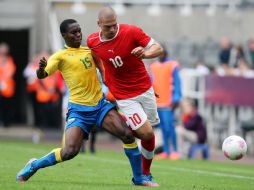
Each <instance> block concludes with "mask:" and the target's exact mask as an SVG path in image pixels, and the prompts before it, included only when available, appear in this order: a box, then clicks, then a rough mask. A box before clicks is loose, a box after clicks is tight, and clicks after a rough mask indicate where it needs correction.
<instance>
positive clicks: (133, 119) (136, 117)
mask: <svg viewBox="0 0 254 190" xmlns="http://www.w3.org/2000/svg"><path fill="white" fill-rule="evenodd" d="M129 119H130V120H131V122H132V123H133V125H134V126H135V127H136V126H137V125H138V124H140V123H141V121H142V120H141V118H140V117H139V115H138V114H137V113H134V114H133V115H132V117H129Z"/></svg>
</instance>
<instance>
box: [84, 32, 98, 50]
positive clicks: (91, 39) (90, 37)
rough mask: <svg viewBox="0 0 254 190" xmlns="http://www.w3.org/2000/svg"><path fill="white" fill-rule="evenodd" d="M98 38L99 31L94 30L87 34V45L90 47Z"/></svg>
mask: <svg viewBox="0 0 254 190" xmlns="http://www.w3.org/2000/svg"><path fill="white" fill-rule="evenodd" d="M98 40H100V36H99V32H94V33H92V34H90V35H88V36H87V38H86V43H87V45H88V47H91V46H92V45H93V44H94V43H96V42H98Z"/></svg>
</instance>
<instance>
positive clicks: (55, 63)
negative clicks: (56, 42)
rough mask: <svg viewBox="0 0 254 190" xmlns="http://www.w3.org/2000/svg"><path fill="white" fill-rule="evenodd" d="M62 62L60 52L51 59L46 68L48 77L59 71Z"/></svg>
mask: <svg viewBox="0 0 254 190" xmlns="http://www.w3.org/2000/svg"><path fill="white" fill-rule="evenodd" d="M60 62H61V59H60V53H59V52H57V53H55V54H53V55H52V56H50V57H49V59H48V64H47V66H46V68H45V71H46V72H47V73H48V75H52V74H53V73H54V72H56V71H57V70H58V68H59V64H60Z"/></svg>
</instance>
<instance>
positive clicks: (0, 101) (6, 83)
mask: <svg viewBox="0 0 254 190" xmlns="http://www.w3.org/2000/svg"><path fill="white" fill-rule="evenodd" d="M15 72H16V65H15V64H14V61H13V58H12V57H11V56H10V55H9V46H8V45H7V44H6V43H0V123H1V122H2V123H3V125H4V126H5V127H7V126H9V125H10V123H11V120H12V117H13V96H14V94H15V80H14V74H15Z"/></svg>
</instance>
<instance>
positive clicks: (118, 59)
mask: <svg viewBox="0 0 254 190" xmlns="http://www.w3.org/2000/svg"><path fill="white" fill-rule="evenodd" d="M109 61H111V63H113V65H114V67H115V68H117V67H121V66H123V61H122V58H121V57H120V56H116V57H115V58H114V59H112V58H110V59H109Z"/></svg>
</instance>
